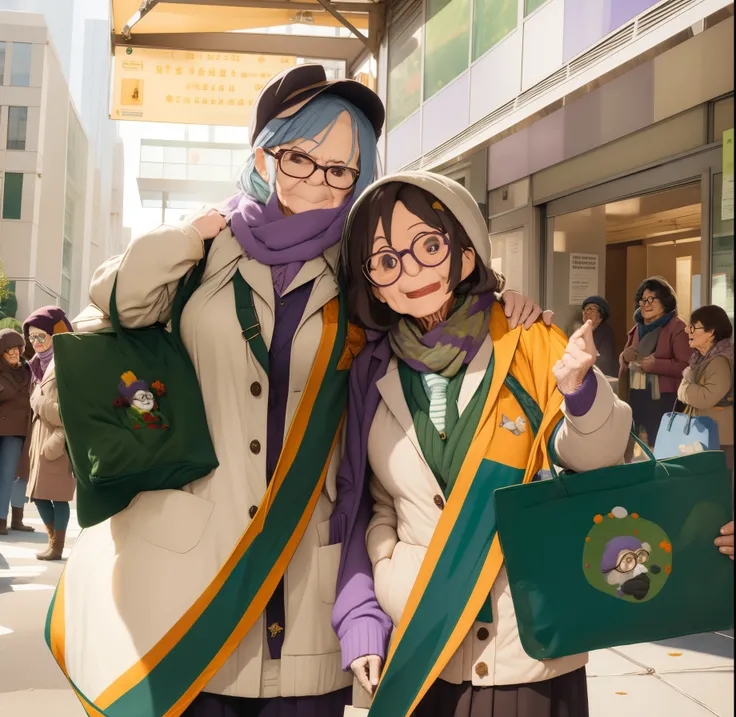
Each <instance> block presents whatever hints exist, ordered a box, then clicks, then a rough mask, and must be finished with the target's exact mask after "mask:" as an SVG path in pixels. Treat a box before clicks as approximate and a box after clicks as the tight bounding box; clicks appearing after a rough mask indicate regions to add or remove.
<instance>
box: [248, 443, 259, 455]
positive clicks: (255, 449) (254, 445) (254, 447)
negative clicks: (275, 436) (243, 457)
mask: <svg viewBox="0 0 736 717" xmlns="http://www.w3.org/2000/svg"><path fill="white" fill-rule="evenodd" d="M250 452H251V453H255V454H256V455H258V454H259V453H260V452H261V444H260V442H259V441H251V442H250Z"/></svg>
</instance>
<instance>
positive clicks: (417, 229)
mask: <svg viewBox="0 0 736 717" xmlns="http://www.w3.org/2000/svg"><path fill="white" fill-rule="evenodd" d="M446 240H447V241H451V239H449V237H446V236H445V235H444V234H442V233H441V232H440V231H439V230H438V229H436V228H435V227H432V226H430V225H429V224H426V223H425V222H424V221H422V220H421V219H420V218H419V217H417V216H416V215H414V214H412V213H411V212H410V211H409V210H408V209H407V208H406V206H404V204H402V203H401V202H397V203H396V205H395V206H394V211H393V216H392V217H391V244H390V245H389V243H388V241H387V240H386V236H385V232H384V228H383V223H382V221H380V220H379V222H378V226H377V227H376V233H375V235H374V238H373V249H372V251H373V255H374V256H375V255H377V259H378V260H379V261H382V262H385V261H388V262H389V263H392V262H393V261H396V258H395V254H394V253H393V252H392V253H391V256H390V257H389V258H388V259H383V257H384V254H385V253H388V250H390V249H393V250H394V252H398V254H399V255H401V269H402V271H401V273H400V275H399V278H398V279H397V280H396V281H395V282H394V283H393V284H391V285H390V286H380V287H379V286H374V287H373V293H374V294H375V296H376V298H377V299H378V300H379V301H382V302H384V303H386V304H388V305H389V306H390V307H391V308H392V309H393V310H394V311H395V312H396V313H398V314H401V315H403V316H413V317H414V318H415V319H424V318H426V317H428V316H432V314H435V313H437V312H438V311H440V310H441V309H442V308H443V307H444V306H445V304H447V303H448V302H449V301H450V299H451V298H452V291H451V290H450V252H447V256H446V258H445V259H444V260H443V261H442V262H441V263H440V264H438V265H436V266H423V265H422V264H420V263H419V262H418V261H417V259H416V258H415V256H416V255H417V254H419V255H420V256H422V257H425V259H424V263H427V264H429V263H433V261H431V260H430V259H429V257H431V256H434V255H436V252H444V251H446V249H445V248H444V242H445V241H446ZM410 250H411V252H413V253H411V252H410ZM374 261H375V259H372V262H374ZM386 268H390V267H388V266H387V267H386ZM474 268H475V252H474V251H473V250H472V249H466V250H465V252H464V254H463V261H462V270H461V274H460V280H461V281H462V280H464V279H467V278H468V277H469V276H470V274H472V272H473V269H474ZM381 283H383V282H381Z"/></svg>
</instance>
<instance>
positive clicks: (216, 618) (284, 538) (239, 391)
mask: <svg viewBox="0 0 736 717" xmlns="http://www.w3.org/2000/svg"><path fill="white" fill-rule="evenodd" d="M383 120H384V109H383V106H382V104H381V101H380V100H379V98H378V97H377V96H376V95H375V94H374V93H373V92H372V91H370V90H369V89H368V88H366V87H364V86H362V85H360V84H358V83H357V82H352V81H346V80H337V81H333V82H328V81H327V80H326V77H325V73H324V69H323V68H322V67H321V66H319V65H302V66H299V67H296V68H293V69H291V70H288V71H286V72H284V73H281V74H280V75H278V76H276V77H275V78H273V79H272V80H271V81H270V82H269V83H268V85H267V86H266V88H265V89H264V90H263V91H262V93H261V95H260V96H259V99H258V101H257V103H256V106H255V108H254V111H253V115H252V118H251V127H250V133H251V144H252V146H253V148H254V149H253V153H252V155H251V156H250V158H249V160H248V162H247V163H246V166H245V168H244V171H243V174H242V177H241V181H240V188H241V191H240V193H239V194H237V195H236V196H235V197H233V198H232V199H231V200H230V201H229V202H228V203H227V205H226V208H225V209H224V210H223V211H222V212H218V211H211V212H209V213H207V214H205V215H203V216H200V217H199V218H197V219H195V220H193V221H192V222H191V223H181V224H176V225H166V226H162V227H160V228H158V229H156V230H155V231H153V232H151V233H150V234H147V235H145V236H142V237H139V238H137V239H135V240H134V241H133V242H132V243H131V244H130V246H129V247H128V249H127V251H126V252H125V254H124V255H123V256H122V257H115V258H113V259H111V260H109V261H108V262H107V263H106V264H105V265H103V266H102V267H101V268H100V269H99V270H98V271H97V273H96V275H95V277H94V279H93V281H92V287H91V296H92V299H93V301H94V303H95V305H96V307H97V308H98V309H99V310H100V311H101V315H103V316H104V315H105V314H106V313H109V305H110V296H111V292H112V290H113V285H114V282H115V280H116V278H117V288H116V299H117V307H118V312H119V315H120V319H121V322H122V324H123V325H124V326H127V327H133V328H134V327H143V326H149V325H151V324H153V323H155V322H166V321H168V319H169V317H170V315H171V306H172V299H173V297H174V295H175V293H176V288H177V284H178V282H179V280H180V279H181V278H182V277H183V276H185V275H187V273H188V272H189V271H190V270H191V269H192V268H193V267H194V266H195V265H197V264H198V263H199V262H202V261H203V260H204V261H205V269H204V275H203V278H202V281H201V283H200V285H199V287H198V288H197V289H196V291H195V292H194V294H193V295H192V297H191V298H190V299H189V301H188V302H187V304H186V307H185V309H184V312H183V316H182V321H181V332H182V338H183V340H184V343H185V345H186V348H187V350H188V351H189V353H190V355H191V357H192V360H193V362H194V365H195V368H196V370H197V374H198V377H199V382H200V386H201V389H202V395H203V398H204V403H205V408H206V412H207V419H208V424H209V429H210V433H211V435H212V439H213V442H214V445H215V449H216V452H217V457H218V461H219V467H218V468H217V469H216V470H215V471H214V472H213V473H211V474H210V475H209V476H206V477H205V478H203V479H201V480H199V481H195V482H194V483H191V484H189V485H187V486H186V488H185V489H184V490H181V491H168V490H162V491H148V492H143V493H141V494H139V495H138V496H137V497H136V498H135V499H134V501H133V502H132V503H131V505H130V506H129V507H128V508H127V509H125V510H124V511H123V512H121V513H119V514H118V515H116V516H113V517H112V518H111V519H110V520H108V521H105V522H104V523H102V524H100V525H97V526H94V527H92V528H89V529H87V530H85V531H84V533H83V534H82V537H81V539H80V540H79V542H78V543H77V545H76V547H75V549H74V551H73V553H72V557H71V559H70V561H69V565H68V567H67V570H66V573H65V577H64V581H65V585H64V591H63V595H64V602H65V604H64V607H63V612H62V611H60V610H58V609H56V610H55V611H54V615H56V614H57V613H60V612H61V613H62V614H63V615H64V616H65V625H64V631H63V634H64V635H65V638H64V641H65V645H64V646H63V648H64V649H61V650H55V653H59V652H61V653H62V654H64V656H65V659H64V665H62V666H63V667H64V669H65V671H66V673H67V675H68V677H69V679H70V680H71V681H72V682H73V684H74V687H75V689H76V691H77V693H78V694H79V695H80V696H81V697H82V699H83V701H87V702H88V703H89V704H90V705H92V706H93V707H94V708H95V709H96V710H98V711H99V713H101V714H105V715H106V716H109V717H116V716H118V715H120V717H126V716H128V715H136V717H163V715H181V714H184V715H186V717H245V716H248V717H250V716H253V717H255V716H256V715H258V716H259V717H342V715H343V711H344V707H345V705H347V704H350V702H351V690H350V685H351V683H352V678H351V673H350V671H349V665H344V664H343V663H342V659H341V649H340V642H339V641H338V638H337V636H336V635H335V633H334V631H333V629H332V626H331V624H330V616H331V612H332V606H333V603H334V601H335V586H336V579H337V570H338V565H339V561H340V553H341V546H340V542H341V537H342V536H341V535H340V526H336V525H331V522H330V518H331V516H332V515H333V512H334V507H335V501H336V499H337V491H336V481H335V474H336V469H337V466H338V464H339V462H340V461H339V459H340V456H341V455H342V423H343V414H344V411H345V406H346V403H347V394H348V384H347V374H348V369H349V367H350V364H351V361H352V358H353V356H354V355H355V354H357V353H358V352H359V351H360V348H361V346H362V340H363V336H362V333H361V332H360V331H357V330H355V329H354V328H353V327H350V326H349V325H348V322H347V318H346V308H345V302H344V299H343V298H342V296H341V294H340V291H339V287H338V283H337V280H336V275H335V266H336V262H337V255H338V250H339V239H340V236H341V232H342V229H343V225H344V223H345V219H346V217H347V214H348V212H349V210H350V207H351V206H352V203H353V200H354V198H355V196H356V195H357V193H359V192H360V191H362V189H363V188H364V187H365V186H367V185H368V184H369V183H370V182H371V181H372V180H373V179H374V177H375V175H376V165H377V154H376V139H377V137H378V136H379V135H380V132H381V127H382V124H383ZM506 310H507V312H509V313H512V312H513V313H514V314H516V315H520V318H521V319H528V320H533V319H535V318H536V316H538V314H539V309H538V307H535V306H534V305H533V304H532V303H531V302H528V301H525V300H524V299H523V297H520V296H519V295H518V294H517V295H516V296H515V297H512V298H511V300H510V301H507V302H506ZM90 316H91V315H90V314H89V313H86V314H85V316H84V317H82V318H80V319H79V320H78V321H77V325H76V328H77V330H80V329H86V330H89V329H90V328H93V327H94V321H89V319H90ZM114 388H115V387H111V389H114ZM167 419H168V420H169V421H170V422H171V425H172V430H173V429H175V424H176V416H167ZM162 435H163V434H162ZM163 440H165V436H164V437H163ZM334 522H335V521H333V523H334ZM360 587H361V586H356V589H358V588H360ZM374 602H375V600H374ZM367 609H368V611H369V613H371V610H373V612H372V613H371V614H373V615H374V617H375V619H374V620H372V621H367V622H366V624H365V625H356V626H355V629H354V630H353V631H352V633H351V634H350V635H349V636H347V637H346V638H345V639H348V640H351V641H352V642H353V643H354V646H355V647H354V651H357V652H360V653H361V654H379V655H382V654H383V652H384V649H385V643H386V641H387V638H388V634H389V631H390V629H391V623H390V621H389V620H388V619H387V618H386V616H385V615H383V613H382V612H381V611H380V609H379V608H378V605H377V604H376V605H374V606H371V605H367ZM368 622H370V625H368ZM58 632H59V633H61V631H58ZM51 633H52V638H51V641H52V643H53V639H54V638H53V635H55V634H57V631H56V630H55V627H54V626H53V625H52V629H51ZM102 635H104V638H102V637H101V636H102ZM98 636H99V637H98ZM89 713H90V714H93V713H94V714H98V712H94V711H89Z"/></svg>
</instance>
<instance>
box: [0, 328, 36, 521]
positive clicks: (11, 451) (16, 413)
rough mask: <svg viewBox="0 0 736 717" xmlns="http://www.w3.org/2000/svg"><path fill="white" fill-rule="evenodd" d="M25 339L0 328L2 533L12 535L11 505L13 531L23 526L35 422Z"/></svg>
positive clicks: (9, 330)
mask: <svg viewBox="0 0 736 717" xmlns="http://www.w3.org/2000/svg"><path fill="white" fill-rule="evenodd" d="M24 349H25V341H24V340H23V336H21V335H20V334H19V333H18V332H17V331H14V330H13V329H2V330H0V535H7V534H8V524H7V521H8V507H9V505H10V506H11V507H12V511H13V518H12V521H11V525H10V527H11V528H12V529H13V530H21V531H32V530H33V528H31V527H28V526H25V525H23V504H24V503H25V500H26V498H25V490H26V483H25V480H22V479H21V478H19V475H20V474H21V473H22V472H23V470H22V467H21V463H22V457H23V443H24V442H25V439H26V436H27V435H28V431H29V429H30V425H31V402H30V398H31V370H30V368H28V364H27V363H26V362H25V360H24V359H23V357H22V354H23V350H24Z"/></svg>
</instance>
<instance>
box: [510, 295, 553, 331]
mask: <svg viewBox="0 0 736 717" xmlns="http://www.w3.org/2000/svg"><path fill="white" fill-rule="evenodd" d="M501 304H502V305H503V310H504V313H505V314H506V318H507V319H508V320H509V328H510V329H515V328H516V327H517V326H518V325H519V324H523V325H524V328H525V329H527V330H528V329H530V328H531V327H532V324H534V322H535V321H536V320H537V319H538V318H539V317H540V316H541V317H542V320H543V321H544V323H545V324H546V325H547V326H552V319H553V318H554V312H552V311H544V312H543V311H542V308H541V306H539V305H538V304H536V303H535V302H534V300H533V299H530V298H529V297H527V296H524V295H523V294H520V293H519V292H518V291H513V290H511V289H509V290H507V291H504V292H503V294H501Z"/></svg>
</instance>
